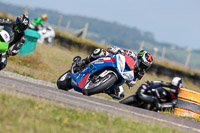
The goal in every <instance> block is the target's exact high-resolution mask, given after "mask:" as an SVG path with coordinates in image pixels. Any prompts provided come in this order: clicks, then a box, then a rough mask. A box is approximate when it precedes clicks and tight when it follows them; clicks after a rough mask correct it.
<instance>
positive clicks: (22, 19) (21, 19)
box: [13, 14, 29, 33]
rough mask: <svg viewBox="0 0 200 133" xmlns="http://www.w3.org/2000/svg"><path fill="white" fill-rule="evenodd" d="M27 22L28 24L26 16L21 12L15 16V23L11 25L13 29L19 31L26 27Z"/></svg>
mask: <svg viewBox="0 0 200 133" xmlns="http://www.w3.org/2000/svg"><path fill="white" fill-rule="evenodd" d="M28 24H29V18H28V16H26V15H24V14H22V15H20V16H18V17H17V18H16V21H15V25H14V27H13V28H14V31H15V32H19V33H21V32H23V31H24V30H26V29H27V27H28Z"/></svg>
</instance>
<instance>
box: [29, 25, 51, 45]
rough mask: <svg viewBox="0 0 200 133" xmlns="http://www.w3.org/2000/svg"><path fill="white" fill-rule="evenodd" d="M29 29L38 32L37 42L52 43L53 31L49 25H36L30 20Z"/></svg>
mask: <svg viewBox="0 0 200 133" xmlns="http://www.w3.org/2000/svg"><path fill="white" fill-rule="evenodd" d="M28 28H29V29H32V30H36V31H37V32H38V33H39V34H40V39H38V42H39V43H44V44H48V45H53V44H54V38H55V31H54V29H53V28H52V27H51V26H50V25H37V24H34V22H32V21H31V23H29V26H28Z"/></svg>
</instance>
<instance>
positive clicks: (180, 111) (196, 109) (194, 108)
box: [174, 88, 200, 118]
mask: <svg viewBox="0 0 200 133" xmlns="http://www.w3.org/2000/svg"><path fill="white" fill-rule="evenodd" d="M174 114H175V115H178V116H187V117H193V118H200V93H198V92H195V91H191V90H189V89H185V88H181V90H180V92H179V95H178V101H177V104H176V107H175V109H174Z"/></svg>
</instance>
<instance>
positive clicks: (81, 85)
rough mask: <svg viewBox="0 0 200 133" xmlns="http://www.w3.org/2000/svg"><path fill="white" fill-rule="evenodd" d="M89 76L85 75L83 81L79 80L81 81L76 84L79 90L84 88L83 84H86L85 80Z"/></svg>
mask: <svg viewBox="0 0 200 133" xmlns="http://www.w3.org/2000/svg"><path fill="white" fill-rule="evenodd" d="M89 76H90V74H89V73H88V74H86V75H85V76H84V77H83V79H81V81H80V82H79V83H78V86H79V87H80V88H83V87H84V86H85V84H86V82H87V79H88V77H89Z"/></svg>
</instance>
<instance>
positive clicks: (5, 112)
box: [0, 92, 180, 133]
mask: <svg viewBox="0 0 200 133" xmlns="http://www.w3.org/2000/svg"><path fill="white" fill-rule="evenodd" d="M0 121H1V124H0V129H1V130H0V132H2V133H5V132H9V133H59V132H73V133H80V132H82V133H83V132H86V133H100V132H102V133H107V132H109V133H122V132H124V133H129V132H143V133H151V132H153V133H160V132H162V133H177V132H180V131H178V130H173V129H167V128H163V127H161V126H158V125H157V126H154V125H147V124H141V123H137V122H134V121H132V120H124V119H122V118H118V117H113V116H110V115H105V114H101V113H97V112H89V111H86V110H75V109H72V108H67V107H63V106H59V105H56V104H55V103H51V102H48V101H44V100H41V99H36V98H27V97H24V96H22V95H15V94H12V95H11V94H7V93H5V92H4V93H2V92H0Z"/></svg>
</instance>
